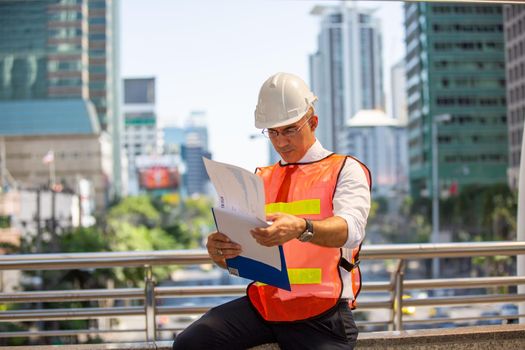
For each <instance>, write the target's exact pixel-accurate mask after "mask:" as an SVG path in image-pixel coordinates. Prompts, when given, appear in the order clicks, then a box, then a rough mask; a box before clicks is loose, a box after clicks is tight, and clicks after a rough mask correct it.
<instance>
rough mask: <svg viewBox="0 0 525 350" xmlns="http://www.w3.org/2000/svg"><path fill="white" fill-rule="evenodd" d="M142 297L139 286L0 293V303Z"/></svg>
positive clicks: (142, 292)
mask: <svg viewBox="0 0 525 350" xmlns="http://www.w3.org/2000/svg"><path fill="white" fill-rule="evenodd" d="M105 299H144V290H143V289H140V288H119V289H85V290H76V291H60V290H53V291H31V292H17V293H2V294H0V303H30V302H49V301H60V302H62V301H76V300H105Z"/></svg>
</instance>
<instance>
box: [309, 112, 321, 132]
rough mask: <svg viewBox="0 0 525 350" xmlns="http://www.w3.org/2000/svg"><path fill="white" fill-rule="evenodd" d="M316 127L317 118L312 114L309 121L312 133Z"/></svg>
mask: <svg viewBox="0 0 525 350" xmlns="http://www.w3.org/2000/svg"><path fill="white" fill-rule="evenodd" d="M318 125H319V118H318V117H317V116H316V115H315V114H314V115H313V116H312V118H311V119H310V128H311V129H312V131H315V129H317V126H318Z"/></svg>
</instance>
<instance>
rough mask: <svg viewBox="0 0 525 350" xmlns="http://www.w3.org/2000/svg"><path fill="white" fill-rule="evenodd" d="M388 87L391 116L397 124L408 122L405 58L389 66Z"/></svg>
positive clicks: (404, 124)
mask: <svg viewBox="0 0 525 350" xmlns="http://www.w3.org/2000/svg"><path fill="white" fill-rule="evenodd" d="M390 87H391V90H390V91H391V93H392V117H393V118H394V119H396V120H397V121H398V123H399V125H403V126H406V125H407V124H408V111H407V95H406V93H407V92H406V76H405V60H404V59H403V60H401V61H399V62H397V63H396V64H394V65H393V66H392V68H390Z"/></svg>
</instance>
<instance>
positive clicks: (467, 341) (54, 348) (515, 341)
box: [0, 324, 525, 350]
mask: <svg viewBox="0 0 525 350" xmlns="http://www.w3.org/2000/svg"><path fill="white" fill-rule="evenodd" d="M171 346H172V341H158V342H156V343H154V342H139V343H114V344H78V345H37V346H6V347H0V349H2V350H146V349H155V350H171ZM279 349H280V348H279V345H277V344H264V345H260V346H256V347H254V348H251V349H250V350H279ZM357 349H359V350H380V349H388V350H401V349H403V350H463V349H469V350H470V349H473V350H493V349H516V350H517V349H525V324H521V325H520V324H516V325H514V324H513V325H501V326H479V327H458V328H448V329H428V330H411V331H401V332H372V333H361V334H360V335H359V339H358V340H357Z"/></svg>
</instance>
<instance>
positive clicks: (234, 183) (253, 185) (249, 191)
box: [202, 157, 266, 222]
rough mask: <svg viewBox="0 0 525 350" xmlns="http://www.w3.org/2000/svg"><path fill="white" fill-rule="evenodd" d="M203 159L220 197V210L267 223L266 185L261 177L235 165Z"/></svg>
mask: <svg viewBox="0 0 525 350" xmlns="http://www.w3.org/2000/svg"><path fill="white" fill-rule="evenodd" d="M202 159H203V160H204V166H205V167H206V171H207V172H208V175H209V176H210V180H211V182H212V183H213V186H214V187H215V190H216V191H217V194H218V195H219V208H222V209H226V210H229V211H232V212H236V213H243V214H245V215H247V216H255V217H256V218H258V219H260V220H262V221H264V222H266V214H265V213H264V185H263V182H262V179H261V178H260V177H259V176H257V175H255V174H254V173H251V172H249V171H247V170H245V169H243V168H239V167H238V166H235V165H231V164H225V163H220V162H216V161H214V160H210V159H208V158H204V157H203V158H202Z"/></svg>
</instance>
